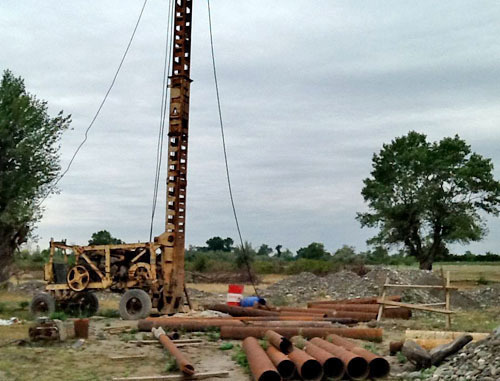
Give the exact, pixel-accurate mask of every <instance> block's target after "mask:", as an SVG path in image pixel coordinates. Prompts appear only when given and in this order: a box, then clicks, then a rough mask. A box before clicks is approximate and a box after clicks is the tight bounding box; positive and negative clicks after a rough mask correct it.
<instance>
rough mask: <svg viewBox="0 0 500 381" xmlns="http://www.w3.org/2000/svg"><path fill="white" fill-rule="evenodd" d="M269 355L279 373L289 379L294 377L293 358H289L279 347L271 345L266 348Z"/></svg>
mask: <svg viewBox="0 0 500 381" xmlns="http://www.w3.org/2000/svg"><path fill="white" fill-rule="evenodd" d="M266 353H267V355H268V356H269V358H270V359H271V361H272V363H273V364H274V366H276V369H278V373H279V374H280V375H281V377H283V378H285V379H287V378H292V377H293V375H294V374H295V364H294V363H293V361H292V360H290V359H289V358H288V356H287V355H285V354H284V353H283V352H281V351H280V350H279V349H277V348H276V347H274V346H273V345H270V346H269V347H268V348H267V350H266Z"/></svg>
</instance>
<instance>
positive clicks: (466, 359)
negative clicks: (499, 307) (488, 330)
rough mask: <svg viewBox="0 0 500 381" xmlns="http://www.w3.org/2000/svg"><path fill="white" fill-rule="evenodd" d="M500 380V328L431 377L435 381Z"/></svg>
mask: <svg viewBox="0 0 500 381" xmlns="http://www.w3.org/2000/svg"><path fill="white" fill-rule="evenodd" d="M499 379H500V327H498V328H497V329H496V330H495V331H494V332H493V333H492V334H491V335H490V336H489V337H488V338H486V339H484V340H481V341H478V342H477V343H472V344H469V345H467V346H465V347H464V348H463V349H462V350H461V351H460V352H458V353H457V354H455V355H454V356H451V357H449V358H448V360H447V361H446V363H444V364H443V365H441V366H440V367H438V368H437V369H436V371H435V372H434V374H433V375H432V377H431V380H435V381H451V380H457V381H466V380H467V381H469V380H470V381H474V380H478V381H479V380H480V381H496V380H499Z"/></svg>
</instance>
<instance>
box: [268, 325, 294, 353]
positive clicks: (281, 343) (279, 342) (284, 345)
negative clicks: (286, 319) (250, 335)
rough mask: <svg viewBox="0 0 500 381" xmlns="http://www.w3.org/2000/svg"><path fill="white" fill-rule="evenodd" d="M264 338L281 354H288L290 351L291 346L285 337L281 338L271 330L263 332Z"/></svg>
mask: <svg viewBox="0 0 500 381" xmlns="http://www.w3.org/2000/svg"><path fill="white" fill-rule="evenodd" d="M264 337H265V338H266V339H267V340H268V341H269V343H271V344H272V345H274V346H275V347H276V348H278V349H279V350H280V351H281V352H283V353H285V354H288V353H290V352H291V351H292V349H293V345H292V343H291V342H290V340H288V339H287V338H286V337H283V336H281V335H280V334H279V333H276V332H274V331H272V330H268V331H266V332H265V334H264Z"/></svg>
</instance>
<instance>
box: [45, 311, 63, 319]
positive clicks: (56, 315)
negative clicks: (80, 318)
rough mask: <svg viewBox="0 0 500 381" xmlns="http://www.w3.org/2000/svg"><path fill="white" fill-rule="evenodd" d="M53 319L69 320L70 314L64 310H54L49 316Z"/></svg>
mask: <svg viewBox="0 0 500 381" xmlns="http://www.w3.org/2000/svg"><path fill="white" fill-rule="evenodd" d="M49 317H50V318H51V319H52V320H63V321H64V320H67V319H68V315H66V313H65V312H63V311H54V312H52V313H51V314H50V316H49Z"/></svg>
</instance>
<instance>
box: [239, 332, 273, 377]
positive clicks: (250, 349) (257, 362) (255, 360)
mask: <svg viewBox="0 0 500 381" xmlns="http://www.w3.org/2000/svg"><path fill="white" fill-rule="evenodd" d="M242 347H243V350H244V351H245V354H246V355H247V359H248V365H249V366H250V371H251V372H252V375H253V377H254V379H255V381H281V376H280V375H279V373H278V371H277V370H276V367H275V366H274V365H273V363H272V361H271V360H270V359H269V357H268V356H267V354H266V352H264V350H263V349H262V347H261V346H260V345H259V342H258V341H257V339H256V338H255V337H247V338H246V339H245V340H243V344H242Z"/></svg>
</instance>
